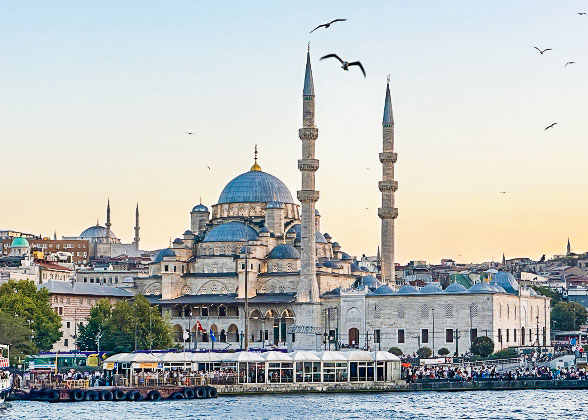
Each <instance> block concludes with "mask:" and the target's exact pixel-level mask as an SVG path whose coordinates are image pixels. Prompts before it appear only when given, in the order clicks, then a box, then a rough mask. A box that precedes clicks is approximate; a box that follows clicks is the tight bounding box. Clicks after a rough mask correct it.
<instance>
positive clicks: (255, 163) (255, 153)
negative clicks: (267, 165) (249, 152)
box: [250, 144, 261, 172]
mask: <svg viewBox="0 0 588 420" xmlns="http://www.w3.org/2000/svg"><path fill="white" fill-rule="evenodd" d="M250 171H260V172H261V166H259V165H258V164H257V144H256V145H255V152H253V166H252V167H251V169H250Z"/></svg>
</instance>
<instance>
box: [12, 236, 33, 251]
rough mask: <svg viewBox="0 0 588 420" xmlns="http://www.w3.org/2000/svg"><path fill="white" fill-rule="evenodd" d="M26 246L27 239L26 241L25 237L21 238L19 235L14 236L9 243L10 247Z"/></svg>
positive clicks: (27, 244) (27, 243)
mask: <svg viewBox="0 0 588 420" xmlns="http://www.w3.org/2000/svg"><path fill="white" fill-rule="evenodd" d="M27 246H29V241H27V238H22V237H20V236H17V237H16V238H14V239H13V240H12V243H11V244H10V247H11V248H18V247H27Z"/></svg>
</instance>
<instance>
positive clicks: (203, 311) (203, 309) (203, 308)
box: [202, 306, 208, 316]
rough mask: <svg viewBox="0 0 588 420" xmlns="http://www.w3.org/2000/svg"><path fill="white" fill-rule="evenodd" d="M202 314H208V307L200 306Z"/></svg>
mask: <svg viewBox="0 0 588 420" xmlns="http://www.w3.org/2000/svg"><path fill="white" fill-rule="evenodd" d="M202 316H208V307H206V306H203V307H202Z"/></svg>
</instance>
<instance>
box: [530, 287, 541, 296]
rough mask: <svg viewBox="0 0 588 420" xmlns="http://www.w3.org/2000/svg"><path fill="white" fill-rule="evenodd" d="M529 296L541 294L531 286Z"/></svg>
mask: <svg viewBox="0 0 588 420" xmlns="http://www.w3.org/2000/svg"><path fill="white" fill-rule="evenodd" d="M529 296H532V297H534V296H539V294H538V293H537V292H536V291H535V290H533V289H531V288H529Z"/></svg>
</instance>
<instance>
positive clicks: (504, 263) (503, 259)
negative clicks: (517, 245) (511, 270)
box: [502, 252, 506, 268]
mask: <svg viewBox="0 0 588 420" xmlns="http://www.w3.org/2000/svg"><path fill="white" fill-rule="evenodd" d="M504 267H506V257H505V256H504V252H503V253H502V268H504Z"/></svg>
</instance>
